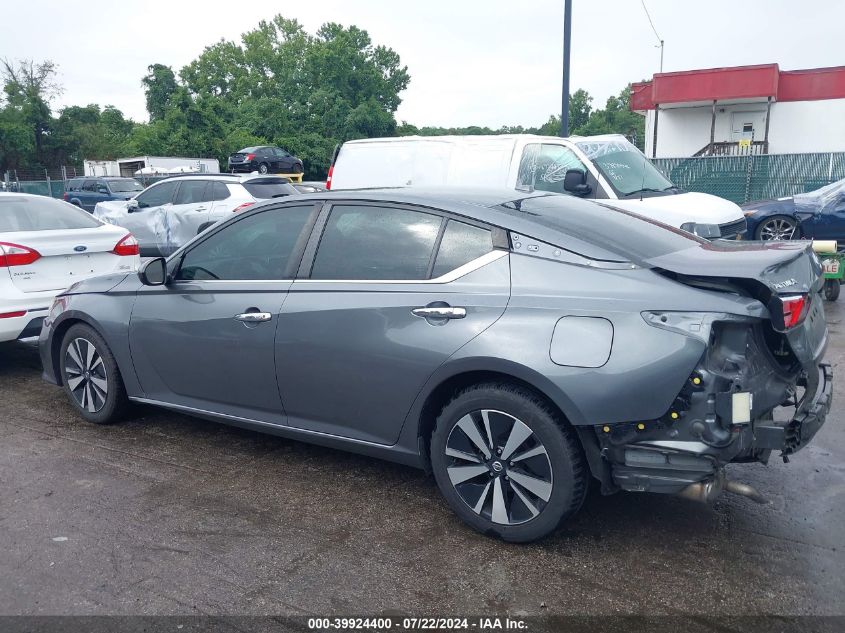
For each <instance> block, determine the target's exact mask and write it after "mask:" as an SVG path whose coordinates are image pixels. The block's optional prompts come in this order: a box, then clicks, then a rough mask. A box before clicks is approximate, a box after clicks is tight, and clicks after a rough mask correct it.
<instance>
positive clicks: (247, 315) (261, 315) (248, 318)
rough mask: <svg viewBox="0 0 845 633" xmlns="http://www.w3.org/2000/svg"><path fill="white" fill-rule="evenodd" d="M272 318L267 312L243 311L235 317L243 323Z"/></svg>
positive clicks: (260, 321) (261, 321)
mask: <svg viewBox="0 0 845 633" xmlns="http://www.w3.org/2000/svg"><path fill="white" fill-rule="evenodd" d="M272 318H273V315H272V314H270V313H269V312H244V313H243V314H236V315H235V319H236V320H238V321H243V322H244V323H264V321H269V320H270V319H272Z"/></svg>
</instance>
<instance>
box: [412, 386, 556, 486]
mask: <svg viewBox="0 0 845 633" xmlns="http://www.w3.org/2000/svg"><path fill="white" fill-rule="evenodd" d="M489 382H503V383H508V384H511V385H516V386H519V387H522V388H523V389H526V390H528V391H531V392H533V393H534V394H536V395H537V396H538V397H540V398H542V399H543V400H544V401H545V402H546V403H547V404H548V405H549V406H550V407H551V408H552V409H553V410H554V412H555V414H556V415H557V417H558V419H559V420H561V421H562V422H563V423H564V424H569V422H568V420H567V418H566V415H565V414H564V413H563V411H561V409H560V407H559V406H557V404H555V402H554V400H552V399H551V398H550V397H549V396H547V395H546V394H545V393H543V392H542V391H541V390H540V389H537V387H535V386H534V385H532V384H531V383H528V382H526V381H524V380H522V379H520V378H517V377H515V376H511V375H510V374H505V373H501V372H497V371H470V372H466V373H463V374H458V375H457V376H452V377H451V378H449V379H447V380H445V381H443V382H442V383H441V384H439V385H438V386H437V387H436V388H435V389H434V391H432V392H431V393H430V394H429V395H428V398H426V401H425V404H423V407H422V411H421V413H420V423H419V430H418V443H419V450H420V454H421V456H422V462H423V465H424V468H425V469H426V471H430V470H431V454H430V446H431V434H432V432H433V431H434V425H435V423H436V421H437V416H438V415H439V414H440V411H442V410H443V407H444V406H446V404H447V403H448V402H449V401H450V400H452V398H454V397H455V395H456V394H457V393H458V392H459V391H461V390H462V389H466V388H467V387H470V386H472V385H478V384H482V383H489Z"/></svg>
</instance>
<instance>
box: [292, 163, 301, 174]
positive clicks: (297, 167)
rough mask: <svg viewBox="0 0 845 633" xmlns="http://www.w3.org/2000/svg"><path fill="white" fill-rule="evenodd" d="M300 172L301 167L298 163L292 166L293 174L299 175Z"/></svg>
mask: <svg viewBox="0 0 845 633" xmlns="http://www.w3.org/2000/svg"><path fill="white" fill-rule="evenodd" d="M302 171H303V169H302V165H300V164H299V163H295V164H294V166H293V173H295V174H301V173H302Z"/></svg>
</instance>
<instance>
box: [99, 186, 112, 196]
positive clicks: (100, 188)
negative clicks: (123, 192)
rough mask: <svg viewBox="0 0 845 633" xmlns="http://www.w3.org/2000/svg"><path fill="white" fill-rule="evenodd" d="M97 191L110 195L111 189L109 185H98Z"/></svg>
mask: <svg viewBox="0 0 845 633" xmlns="http://www.w3.org/2000/svg"><path fill="white" fill-rule="evenodd" d="M97 193H104V194H106V195H108V194H109V189H108V187H97Z"/></svg>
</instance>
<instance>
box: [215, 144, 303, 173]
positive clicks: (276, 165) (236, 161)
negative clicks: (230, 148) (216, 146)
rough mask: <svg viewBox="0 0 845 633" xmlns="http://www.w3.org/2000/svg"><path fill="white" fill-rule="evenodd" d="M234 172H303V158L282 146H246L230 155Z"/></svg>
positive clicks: (230, 165)
mask: <svg viewBox="0 0 845 633" xmlns="http://www.w3.org/2000/svg"><path fill="white" fill-rule="evenodd" d="M229 171H230V172H232V173H247V174H249V173H252V172H258V173H259V174H301V173H302V172H303V165H302V160H301V159H299V158H297V157H296V156H294V155H293V154H291V153H290V152H288V151H286V150H283V149H282V148H281V147H272V146H270V145H258V146H256V147H245V148H243V149H242V150H240V151H239V152H235V153H234V154H231V155H230V156H229Z"/></svg>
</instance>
